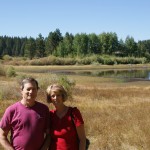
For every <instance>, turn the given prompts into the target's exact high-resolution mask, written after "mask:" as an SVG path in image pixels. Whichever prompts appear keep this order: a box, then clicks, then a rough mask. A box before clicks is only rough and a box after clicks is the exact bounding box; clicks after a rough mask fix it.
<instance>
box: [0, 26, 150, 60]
mask: <svg viewBox="0 0 150 150" xmlns="http://www.w3.org/2000/svg"><path fill="white" fill-rule="evenodd" d="M4 55H9V56H12V57H27V58H29V59H33V58H42V57H47V56H49V55H53V56H57V57H63V58H66V57H67V58H68V57H69V58H77V57H79V58H83V57H86V56H91V55H114V56H119V57H137V58H140V57H146V58H147V60H150V40H144V41H138V42H135V40H134V38H133V37H130V36H127V37H126V39H125V40H124V41H123V40H122V39H118V36H117V34H116V33H113V32H107V33H106V32H103V33H101V34H99V35H97V34H95V33H91V34H86V33H80V34H79V33H77V34H75V35H73V34H71V33H68V32H66V34H65V35H64V36H62V33H61V32H60V30H59V29H56V30H55V31H54V32H50V33H49V34H48V36H47V37H45V38H44V37H43V36H42V34H39V35H38V37H37V38H33V37H29V38H27V37H24V38H20V37H8V36H0V57H1V58H2V57H3V56H4Z"/></svg>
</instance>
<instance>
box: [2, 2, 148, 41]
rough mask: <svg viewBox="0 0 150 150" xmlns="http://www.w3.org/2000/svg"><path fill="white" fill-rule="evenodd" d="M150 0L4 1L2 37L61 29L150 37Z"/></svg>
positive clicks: (31, 35)
mask: <svg viewBox="0 0 150 150" xmlns="http://www.w3.org/2000/svg"><path fill="white" fill-rule="evenodd" d="M149 16H150V0H0V36H5V35H6V36H9V37H33V38H37V37H38V35H39V34H42V36H43V37H47V36H48V35H49V33H50V32H54V31H55V30H56V29H59V30H60V32H61V33H62V36H64V35H65V33H66V32H69V33H72V34H73V35H75V34H77V33H79V34H81V33H86V34H91V33H95V34H97V35H99V34H101V33H103V32H106V33H107V32H113V33H116V34H117V36H118V39H122V40H125V39H126V37H127V36H130V37H133V38H134V40H135V41H136V42H138V41H139V40H149V39H150V17H149Z"/></svg>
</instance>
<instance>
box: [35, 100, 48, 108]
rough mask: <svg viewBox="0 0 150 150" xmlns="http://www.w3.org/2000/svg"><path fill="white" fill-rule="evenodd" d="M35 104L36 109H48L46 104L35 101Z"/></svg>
mask: <svg viewBox="0 0 150 150" xmlns="http://www.w3.org/2000/svg"><path fill="white" fill-rule="evenodd" d="M36 104H37V105H38V107H41V108H45V109H48V106H47V105H46V104H44V103H41V102H38V101H36Z"/></svg>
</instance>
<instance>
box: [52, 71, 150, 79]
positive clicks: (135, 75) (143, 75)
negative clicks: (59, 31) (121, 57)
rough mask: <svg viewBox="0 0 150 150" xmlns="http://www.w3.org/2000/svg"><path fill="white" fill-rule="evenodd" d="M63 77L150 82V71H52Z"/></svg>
mask: <svg viewBox="0 0 150 150" xmlns="http://www.w3.org/2000/svg"><path fill="white" fill-rule="evenodd" d="M51 73H56V74H62V75H83V76H96V77H112V78H125V79H139V80H150V70H102V71H100V70H91V71H86V70H85V71H69V70H64V71H62V70H61V71H51Z"/></svg>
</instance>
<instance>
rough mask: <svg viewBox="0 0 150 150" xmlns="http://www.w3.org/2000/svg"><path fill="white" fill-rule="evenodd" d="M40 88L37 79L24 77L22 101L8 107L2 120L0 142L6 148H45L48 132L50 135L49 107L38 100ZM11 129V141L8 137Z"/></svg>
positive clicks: (37, 149)
mask: <svg viewBox="0 0 150 150" xmlns="http://www.w3.org/2000/svg"><path fill="white" fill-rule="evenodd" d="M38 88H39V87H38V82H37V81H36V80H35V79H33V78H27V79H24V80H23V81H22V84H21V93H22V99H21V101H19V102H16V103H15V104H13V105H11V106H9V107H8V108H7V109H6V111H5V113H4V115H3V117H2V119H1V122H0V143H1V145H2V146H3V147H4V149H6V150H43V149H45V145H47V144H46V143H45V141H46V140H47V139H48V137H47V136H46V134H47V135H49V109H48V107H47V106H46V105H44V104H42V103H40V102H37V101H36V97H37V92H38ZM9 131H11V137H10V142H9V140H8V137H7V135H8V133H9ZM44 137H46V138H45V139H44ZM47 141H49V140H47Z"/></svg>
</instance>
